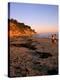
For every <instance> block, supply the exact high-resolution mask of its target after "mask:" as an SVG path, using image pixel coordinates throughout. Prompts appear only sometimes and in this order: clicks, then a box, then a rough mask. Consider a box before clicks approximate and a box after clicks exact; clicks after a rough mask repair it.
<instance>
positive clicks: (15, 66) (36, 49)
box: [8, 37, 58, 77]
mask: <svg viewBox="0 0 60 80" xmlns="http://www.w3.org/2000/svg"><path fill="white" fill-rule="evenodd" d="M9 44H10V46H9V48H10V50H9V53H8V54H9V62H10V63H9V72H10V74H9V76H10V77H25V76H42V75H57V74H58V42H57V43H56V44H52V43H51V40H50V39H48V38H32V37H15V38H10V42H9Z"/></svg>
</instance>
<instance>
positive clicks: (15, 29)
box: [8, 19, 36, 37]
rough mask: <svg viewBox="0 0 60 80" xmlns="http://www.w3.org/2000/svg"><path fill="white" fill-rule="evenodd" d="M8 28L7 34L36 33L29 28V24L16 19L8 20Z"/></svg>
mask: <svg viewBox="0 0 60 80" xmlns="http://www.w3.org/2000/svg"><path fill="white" fill-rule="evenodd" d="M8 28H9V29H8V30H9V32H8V33H9V36H10V37H14V36H32V35H34V34H36V32H35V31H34V30H33V29H31V27H30V26H28V25H25V24H24V23H20V22H17V21H16V20H13V19H11V20H8Z"/></svg>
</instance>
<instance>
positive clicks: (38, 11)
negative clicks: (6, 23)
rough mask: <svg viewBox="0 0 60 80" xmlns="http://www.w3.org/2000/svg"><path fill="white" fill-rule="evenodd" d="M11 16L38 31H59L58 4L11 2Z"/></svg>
mask: <svg viewBox="0 0 60 80" xmlns="http://www.w3.org/2000/svg"><path fill="white" fill-rule="evenodd" d="M10 18H13V19H16V20H17V21H19V22H23V23H25V24H27V25H30V26H31V27H32V28H33V29H35V31H36V32H38V33H43V32H57V31H58V6H56V5H44V4H27V3H10Z"/></svg>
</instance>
